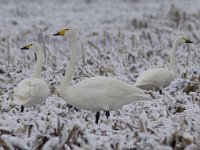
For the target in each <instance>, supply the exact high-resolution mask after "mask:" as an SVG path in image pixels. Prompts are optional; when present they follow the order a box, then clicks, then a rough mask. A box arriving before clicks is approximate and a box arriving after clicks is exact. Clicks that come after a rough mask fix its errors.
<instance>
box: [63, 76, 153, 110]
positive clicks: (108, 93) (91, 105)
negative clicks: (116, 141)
mask: <svg viewBox="0 0 200 150" xmlns="http://www.w3.org/2000/svg"><path fill="white" fill-rule="evenodd" d="M67 95H68V97H66V98H65V99H67V100H69V101H68V102H69V103H70V104H71V105H74V106H77V107H79V108H83V109H87V110H92V111H96V110H114V109H118V108H120V107H122V106H123V105H125V104H129V103H131V102H133V101H137V100H149V99H150V98H149V97H147V96H146V95H145V94H144V92H143V90H141V89H139V88H137V87H135V86H133V85H130V84H128V83H125V82H123V81H120V80H117V79H113V78H109V77H94V78H88V79H85V80H83V81H81V82H79V83H78V84H76V85H75V86H72V88H70V90H67Z"/></svg>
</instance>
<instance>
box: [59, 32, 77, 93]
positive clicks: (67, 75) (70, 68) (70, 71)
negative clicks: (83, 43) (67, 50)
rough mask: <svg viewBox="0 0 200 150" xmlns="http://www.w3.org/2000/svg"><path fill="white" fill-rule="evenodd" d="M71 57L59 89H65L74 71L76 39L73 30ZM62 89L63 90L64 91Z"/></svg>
mask: <svg viewBox="0 0 200 150" xmlns="http://www.w3.org/2000/svg"><path fill="white" fill-rule="evenodd" d="M71 47H72V49H71V57H70V62H69V65H67V67H66V70H65V72H66V73H65V77H64V80H63V82H62V84H61V91H63V90H64V91H65V90H66V89H67V88H68V87H69V86H70V82H71V81H72V79H73V76H74V71H75V65H76V55H77V39H76V33H75V31H74V32H73V33H72V34H71ZM64 91H63V92H64Z"/></svg>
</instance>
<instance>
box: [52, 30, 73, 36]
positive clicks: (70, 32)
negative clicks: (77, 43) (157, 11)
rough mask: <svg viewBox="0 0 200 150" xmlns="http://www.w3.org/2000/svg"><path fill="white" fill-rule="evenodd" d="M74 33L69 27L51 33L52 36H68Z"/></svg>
mask: <svg viewBox="0 0 200 150" xmlns="http://www.w3.org/2000/svg"><path fill="white" fill-rule="evenodd" d="M74 33H75V32H74V30H73V29H71V28H63V29H61V30H60V31H58V32H57V33H55V34H53V36H70V35H72V34H74Z"/></svg>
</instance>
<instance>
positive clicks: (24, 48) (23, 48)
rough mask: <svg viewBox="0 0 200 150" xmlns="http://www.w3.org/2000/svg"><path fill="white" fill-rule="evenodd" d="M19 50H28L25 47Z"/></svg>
mask: <svg viewBox="0 0 200 150" xmlns="http://www.w3.org/2000/svg"><path fill="white" fill-rule="evenodd" d="M20 50H28V49H27V48H26V47H22V48H20Z"/></svg>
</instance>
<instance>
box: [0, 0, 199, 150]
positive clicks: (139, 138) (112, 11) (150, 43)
mask: <svg viewBox="0 0 200 150" xmlns="http://www.w3.org/2000/svg"><path fill="white" fill-rule="evenodd" d="M0 3H1V5H0V16H1V17H0V53H1V55H0V149H11V150H12V149H20V150H21V149H44V150H51V149H52V150H53V149H70V148H71V149H97V148H98V149H123V148H124V149H166V150H170V149H187V150H189V149H200V88H199V86H200V44H199V42H200V1H199V0H193V1H189V0H177V1H173V0H171V1H169V0H168V1H162V2H161V1H158V0H153V1H149V0H109V1H106V0H105V1H101V0H96V1H95V0H82V1H81V0H74V1H70V0H57V1H54V0H43V1H40V0H35V1H27V0H19V1H16V0H8V1H7V0H1V1H0ZM67 26H69V27H73V28H75V29H76V30H77V34H78V48H79V55H78V59H77V60H78V62H77V65H76V73H75V77H74V83H77V82H79V81H80V80H82V79H84V78H88V77H92V76H100V75H101V76H110V77H114V78H118V79H120V80H123V81H125V82H127V83H130V84H134V83H135V80H136V79H137V77H138V75H139V74H140V73H141V72H142V71H144V70H145V69H148V68H152V67H157V66H164V67H168V61H169V54H170V49H171V46H172V44H173V42H174V40H175V39H176V38H177V37H179V36H186V37H188V38H189V39H191V40H192V41H194V43H193V44H191V45H189V46H188V45H183V46H180V47H179V49H178V51H177V55H176V56H177V63H178V69H179V77H178V78H177V79H176V80H174V81H173V82H172V84H171V85H170V86H169V87H167V88H165V89H164V90H163V95H160V94H159V92H152V95H153V97H154V100H153V101H148V102H147V101H145V102H135V103H132V104H129V105H126V106H124V107H123V108H122V109H119V110H117V111H115V112H114V111H113V112H111V117H110V118H109V120H107V119H106V117H105V115H104V114H103V112H102V113H101V119H100V123H99V124H98V125H96V124H95V123H94V113H92V112H89V111H85V110H79V111H76V110H74V109H70V110H69V108H68V107H67V105H66V103H65V101H64V100H62V99H61V98H59V97H58V96H57V95H58V93H59V85H60V82H61V80H62V78H63V74H64V68H65V66H66V64H67V62H68V60H69V57H70V47H69V44H68V42H67V40H66V39H62V38H55V37H52V34H53V33H55V32H57V31H58V30H59V29H60V28H62V27H67ZM42 37H43V38H42ZM42 39H44V40H45V46H46V47H47V48H46V50H45V51H46V62H45V65H44V67H43V77H44V79H45V80H46V81H47V83H48V84H49V87H50V88H51V91H52V96H50V97H48V98H47V99H46V100H45V101H44V103H43V104H41V105H37V106H36V107H33V108H26V109H25V111H24V112H23V113H21V112H20V109H19V107H18V106H15V107H14V105H13V88H14V87H15V86H16V85H17V84H18V83H19V81H21V80H22V79H24V78H27V77H29V76H30V75H31V71H32V69H33V64H34V62H35V59H34V54H33V52H31V51H26V52H22V51H20V50H19V49H20V47H21V46H24V44H25V43H28V42H31V41H36V42H39V43H40V44H41V45H43V42H42ZM74 83H73V84H74Z"/></svg>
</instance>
